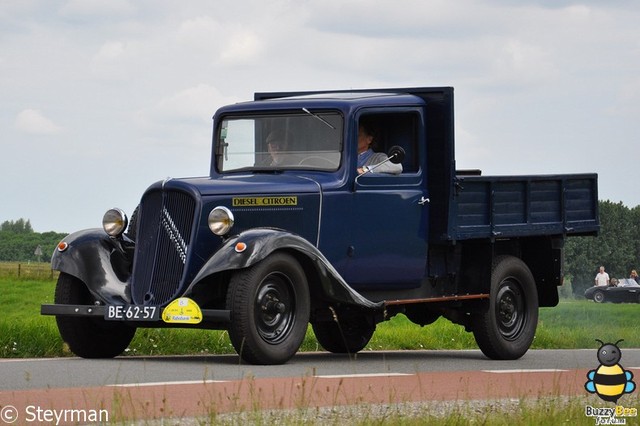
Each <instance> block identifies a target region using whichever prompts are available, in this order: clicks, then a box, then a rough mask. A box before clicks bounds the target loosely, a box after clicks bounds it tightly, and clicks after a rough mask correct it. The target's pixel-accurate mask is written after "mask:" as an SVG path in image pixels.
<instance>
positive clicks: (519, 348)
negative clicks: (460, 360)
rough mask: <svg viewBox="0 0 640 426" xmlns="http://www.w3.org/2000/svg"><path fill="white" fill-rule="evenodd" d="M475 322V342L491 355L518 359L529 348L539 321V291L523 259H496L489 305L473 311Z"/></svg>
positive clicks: (506, 257) (503, 257) (511, 257)
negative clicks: (485, 308)
mask: <svg viewBox="0 0 640 426" xmlns="http://www.w3.org/2000/svg"><path fill="white" fill-rule="evenodd" d="M473 324H474V328H473V334H474V337H475V339H476V343H477V344H478V346H479V347H480V350H482V352H483V353H484V354H485V355H486V356H488V357H489V358H492V359H518V358H520V357H521V356H522V355H524V354H525V353H526V352H527V350H529V347H530V346H531V343H532V342H533V338H534V336H535V332H536V327H537V325H538V292H537V289H536V284H535V281H534V279H533V275H532V274H531V271H530V270H529V268H528V267H527V265H526V264H525V263H524V262H523V261H522V260H520V259H518V258H516V257H513V256H500V257H498V258H496V259H495V261H494V263H493V267H492V270H491V289H490V300H489V306H488V309H487V310H486V311H483V312H479V313H476V314H474V315H473Z"/></svg>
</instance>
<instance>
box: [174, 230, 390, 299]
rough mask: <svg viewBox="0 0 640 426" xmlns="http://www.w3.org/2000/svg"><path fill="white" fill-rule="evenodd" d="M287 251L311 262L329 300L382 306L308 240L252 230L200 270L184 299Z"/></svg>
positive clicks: (229, 243)
mask: <svg viewBox="0 0 640 426" xmlns="http://www.w3.org/2000/svg"><path fill="white" fill-rule="evenodd" d="M285 249H286V250H294V251H296V252H298V253H300V254H302V255H304V256H306V257H307V258H308V259H309V260H310V261H311V263H312V264H313V265H314V267H315V269H316V271H315V272H316V273H317V276H318V279H319V282H320V285H321V287H322V291H323V293H324V294H325V295H326V296H327V298H329V299H330V300H333V301H335V302H341V303H347V304H355V305H358V306H360V307H363V308H369V309H379V308H381V307H382V306H383V303H382V302H379V303H375V302H372V301H370V300H368V299H366V298H365V297H363V296H362V295H360V294H359V293H358V292H357V291H355V290H354V289H352V288H351V287H350V286H349V284H347V282H346V281H345V280H344V279H343V278H342V277H341V276H340V274H339V273H338V271H336V270H335V268H334V267H333V266H332V265H331V263H329V261H328V260H327V259H326V258H325V257H324V255H323V254H322V253H321V252H320V251H319V250H318V249H317V248H316V247H315V246H314V245H312V244H311V243H309V242H308V241H307V240H305V239H304V238H302V237H300V236H299V235H295V234H292V233H290V232H287V231H283V230H280V229H273V228H256V229H251V230H248V231H245V232H242V233H240V234H239V235H236V236H233V237H231V238H229V239H228V240H227V241H226V242H225V243H224V244H223V245H222V247H221V248H220V249H219V250H218V251H217V252H216V253H215V254H214V255H213V256H212V257H211V258H210V259H209V260H208V261H207V263H205V265H204V266H203V267H202V269H200V271H199V272H198V274H197V275H196V276H195V278H194V279H193V281H192V282H191V285H190V286H189V288H188V289H187V291H186V293H185V295H189V294H190V293H191V292H192V290H193V288H194V287H195V286H196V285H197V284H198V283H200V282H201V281H203V280H205V279H206V278H207V277H209V276H211V275H213V274H216V273H218V272H223V271H230V270H236V269H242V268H246V267H249V266H251V265H254V264H256V263H257V262H260V261H261V260H263V259H264V258H266V257H267V256H269V255H270V254H271V253H273V252H274V251H276V250H285Z"/></svg>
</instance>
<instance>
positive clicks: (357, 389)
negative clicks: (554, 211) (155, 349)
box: [0, 347, 640, 425]
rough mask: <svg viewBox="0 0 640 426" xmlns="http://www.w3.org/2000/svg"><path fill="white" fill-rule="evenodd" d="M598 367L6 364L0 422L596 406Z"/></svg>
mask: <svg viewBox="0 0 640 426" xmlns="http://www.w3.org/2000/svg"><path fill="white" fill-rule="evenodd" d="M621 350H622V358H621V360H620V362H619V364H620V365H621V366H622V367H623V368H624V369H626V370H628V371H631V372H633V374H634V380H635V383H636V385H638V384H640V383H639V381H638V377H640V349H625V348H624V347H622V348H621ZM599 366H600V363H599V361H598V359H597V348H594V349H583V350H530V351H529V352H527V354H525V356H524V357H522V358H521V359H519V360H516V361H492V360H489V359H487V358H485V357H484V356H483V355H482V353H481V352H480V351H478V350H468V351H393V352H363V353H360V354H358V355H357V356H356V357H349V356H339V355H334V354H329V353H300V354H298V355H296V356H295V357H294V358H293V359H292V360H290V361H289V362H288V363H287V364H285V365H280V366H254V365H245V364H242V363H241V362H240V359H239V358H238V356H236V355H217V356H162V357H160V356H158V357H121V358H115V359H110V360H87V359H79V358H50V359H20V360H13V359H5V360H0V425H1V424H4V423H6V424H16V425H22V424H61V425H62V424H78V423H80V424H87V423H104V424H110V423H111V422H114V421H115V422H118V421H125V420H126V421H127V422H129V421H132V420H136V421H142V422H143V423H144V422H146V421H147V420H152V419H157V420H158V421H159V422H160V424H164V419H172V421H173V422H174V423H171V424H184V422H185V421H187V420H189V421H192V420H194V419H209V420H211V419H212V418H215V416H217V415H221V414H229V415H235V416H238V415H239V416H242V415H243V413H247V412H255V411H256V410H257V411H258V412H260V413H263V412H264V410H282V409H284V410H289V409H294V410H300V409H303V410H307V409H310V410H311V411H310V412H311V415H317V411H315V410H317V409H320V408H322V407H324V408H328V409H329V410H334V409H335V407H362V404H363V403H367V404H370V406H372V407H385V406H387V407H388V406H398V404H418V405H417V406H419V407H424V406H425V404H427V406H428V407H431V408H433V407H443V406H445V405H446V403H447V402H451V403H454V404H455V403H460V402H463V403H464V402H466V401H471V402H473V401H475V403H477V402H478V401H484V402H487V403H489V404H491V401H496V402H497V401H516V402H517V401H520V400H522V398H531V399H533V400H537V399H539V398H541V397H545V396H550V397H552V398H557V397H558V396H561V397H563V398H569V399H571V398H575V397H582V398H585V397H589V398H591V401H592V402H590V403H589V404H595V405H597V404H600V405H603V402H602V401H599V400H598V398H597V396H595V395H589V394H588V392H587V391H586V390H585V383H586V382H587V380H588V379H587V373H588V372H589V370H593V369H596V368H598V367H599ZM636 392H637V390H636ZM620 396H621V397H622V398H623V400H622V401H623V403H625V400H628V401H631V400H630V399H629V396H626V395H622V394H621V395H620ZM443 403H445V404H444V405H443ZM428 404H431V405H428ZM434 404H435V405H434ZM413 406H414V407H415V406H416V405H413ZM431 408H429V409H431ZM634 409H635V408H634ZM634 414H635V415H637V412H634ZM91 416H93V417H91ZM589 420H591V419H589ZM633 420H635V418H634V419H633ZM3 422H4V423H3ZM195 423H196V424H197V423H198V422H197V421H196V422H195ZM191 424H193V422H192V423H191Z"/></svg>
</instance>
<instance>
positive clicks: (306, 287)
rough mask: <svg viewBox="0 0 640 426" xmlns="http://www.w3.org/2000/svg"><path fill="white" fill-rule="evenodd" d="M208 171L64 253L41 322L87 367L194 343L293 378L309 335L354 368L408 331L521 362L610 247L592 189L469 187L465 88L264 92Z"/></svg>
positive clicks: (581, 178) (217, 130) (235, 122)
mask: <svg viewBox="0 0 640 426" xmlns="http://www.w3.org/2000/svg"><path fill="white" fill-rule="evenodd" d="M362 151H363V152H364V154H362V153H361V152H362ZM362 155H365V156H367V157H369V159H371V158H376V159H377V160H378V161H377V162H376V163H374V164H368V165H367V166H365V167H363V166H364V164H359V160H361V159H362ZM359 157H360V158H359ZM211 158H212V160H211V170H210V173H209V176H206V177H200V178H187V179H165V180H163V181H160V182H157V183H155V184H153V185H151V186H150V187H149V188H148V189H147V190H146V192H145V193H144V194H143V195H142V198H141V200H140V204H139V206H138V208H137V209H136V211H135V212H134V213H133V214H132V216H131V220H130V223H129V219H128V218H127V216H126V215H125V213H124V212H123V211H122V210H120V209H117V208H114V209H111V210H109V211H108V212H106V214H105V215H104V218H103V229H100V228H98V229H89V230H84V231H79V232H76V233H73V234H71V235H69V236H67V237H66V238H65V239H64V240H63V241H61V242H60V244H59V245H58V247H57V249H56V250H55V253H54V254H53V257H52V267H53V268H54V269H55V270H58V271H60V275H59V279H58V283H57V286H56V290H55V303H54V304H46V305H43V306H42V308H41V313H42V314H44V315H55V316H56V320H57V324H58V328H59V330H60V333H61V336H62V338H63V339H64V341H65V342H67V344H68V345H69V348H70V349H71V350H72V351H73V352H74V353H75V354H77V355H79V356H81V357H85V358H104V357H114V356H117V355H119V354H120V353H122V352H123V351H124V350H125V349H126V348H127V346H128V345H129V343H130V341H131V339H132V338H133V336H134V333H135V331H136V328H138V327H194V328H203V329H223V330H228V333H229V337H230V340H231V343H232V344H233V346H234V348H235V349H236V351H237V352H238V354H239V355H240V356H241V358H242V359H243V360H244V361H246V362H249V363H256V364H278V363H284V362H286V361H287V360H289V359H290V358H291V357H292V356H293V355H294V354H295V353H296V352H297V351H298V349H299V347H300V344H301V342H302V340H303V338H304V336H305V333H306V332H307V328H308V325H309V324H311V327H312V329H313V332H314V334H315V336H316V338H317V340H318V342H319V343H320V345H321V346H322V347H323V348H324V349H326V350H327V351H330V352H334V353H355V352H358V351H360V350H361V349H363V348H364V347H365V346H366V345H367V344H368V342H369V340H370V338H371V337H372V335H373V333H374V331H375V328H376V324H378V323H379V322H381V321H385V320H388V319H389V318H391V317H393V316H394V315H397V314H404V315H406V316H407V317H408V318H409V319H410V320H411V321H412V322H414V323H416V324H419V325H421V326H424V325H427V324H430V323H432V322H434V321H435V320H436V319H438V318H439V317H441V316H442V317H445V318H447V319H449V320H451V321H453V322H454V323H457V324H461V325H463V326H464V327H465V329H466V330H467V331H470V332H472V333H473V334H474V337H475V340H476V342H477V344H478V346H479V347H480V349H481V350H482V352H483V353H484V354H485V355H486V356H488V357H489V358H492V359H517V358H519V357H521V356H522V355H523V354H524V353H525V352H526V351H527V350H528V349H529V347H530V345H531V342H532V340H533V338H534V334H535V331H536V327H537V321H538V308H539V307H540V306H555V305H556V304H557V303H558V286H559V285H561V284H562V275H563V272H562V267H563V246H564V242H565V238H566V237H568V236H572V235H596V234H597V233H598V231H599V219H598V195H597V176H596V175H595V174H591V173H585V174H572V175H539V176H538V175H536V176H500V177H495V176H482V174H481V173H480V172H479V171H477V170H466V171H457V170H456V164H455V157H454V105H453V88H450V87H435V88H397V89H371V90H349V91H317V92H286V93H256V94H255V99H254V100H253V101H249V102H245V103H238V104H235V105H229V106H225V107H223V108H220V109H219V110H218V111H217V112H216V113H215V115H214V119H213V144H212V156H211ZM514 160H515V159H514Z"/></svg>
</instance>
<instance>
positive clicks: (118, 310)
mask: <svg viewBox="0 0 640 426" xmlns="http://www.w3.org/2000/svg"><path fill="white" fill-rule="evenodd" d="M159 318H160V309H158V307H157V306H136V305H109V306H106V310H105V312H104V319H106V320H110V321H157V320H158V319H159Z"/></svg>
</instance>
